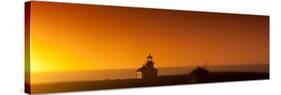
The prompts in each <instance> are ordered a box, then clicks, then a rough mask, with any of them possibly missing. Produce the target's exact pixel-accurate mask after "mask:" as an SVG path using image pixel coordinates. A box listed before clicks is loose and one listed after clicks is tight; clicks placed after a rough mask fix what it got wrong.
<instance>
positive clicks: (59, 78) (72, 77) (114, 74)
mask: <svg viewBox="0 0 281 95" xmlns="http://www.w3.org/2000/svg"><path fill="white" fill-rule="evenodd" d="M194 68H195V67H173V68H158V69H159V72H158V75H159V76H162V75H175V74H189V73H190V72H191V71H192V70H193V69H194ZM208 69H209V70H210V71H239V72H249V71H251V72H269V65H268V64H259V65H239V66H238V65H237V66H208ZM135 70H136V68H135V69H121V70H95V71H81V72H63V73H60V72H56V73H38V74H32V75H31V82H32V84H37V83H53V82H70V81H93V80H115V79H129V78H136V73H135Z"/></svg>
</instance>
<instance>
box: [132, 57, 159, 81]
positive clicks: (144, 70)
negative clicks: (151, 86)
mask: <svg viewBox="0 0 281 95" xmlns="http://www.w3.org/2000/svg"><path fill="white" fill-rule="evenodd" d="M157 72H158V70H157V69H156V68H155V67H154V62H153V58H152V56H151V55H150V54H149V55H148V56H147V61H146V63H145V64H143V65H142V67H140V68H139V69H137V78H141V79H154V78H156V77H157Z"/></svg>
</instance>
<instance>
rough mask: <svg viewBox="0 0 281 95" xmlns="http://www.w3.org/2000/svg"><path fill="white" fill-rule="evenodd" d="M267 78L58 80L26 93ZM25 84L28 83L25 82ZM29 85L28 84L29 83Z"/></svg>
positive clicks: (185, 76)
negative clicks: (58, 81)
mask: <svg viewBox="0 0 281 95" xmlns="http://www.w3.org/2000/svg"><path fill="white" fill-rule="evenodd" d="M260 79H269V73H255V72H210V73H209V74H208V75H207V76H204V77H194V76H193V75H191V74H183V75H170V76H159V77H157V78H154V79H122V80H100V81H84V82H60V83H48V84H39V85H31V89H29V91H31V92H28V93H33V94H34V93H54V92H66V91H82V90H100V89H113V88H131V87H146V86H164V85H177V84H197V83H212V82H228V81H243V80H260ZM26 85H27V86H28V85H29V84H26ZM29 86H30V85H29Z"/></svg>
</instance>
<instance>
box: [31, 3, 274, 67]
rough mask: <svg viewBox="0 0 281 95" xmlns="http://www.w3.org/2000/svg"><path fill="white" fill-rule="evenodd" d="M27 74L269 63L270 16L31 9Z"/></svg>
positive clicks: (33, 6)
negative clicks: (150, 65) (148, 61)
mask: <svg viewBox="0 0 281 95" xmlns="http://www.w3.org/2000/svg"><path fill="white" fill-rule="evenodd" d="M30 15H31V21H30V47H31V48H30V49H31V50H30V52H31V53H30V56H31V57H30V58H31V59H30V66H31V72H57V71H81V70H97V69H122V68H138V67H140V66H141V65H142V64H144V63H145V61H146V57H147V56H148V54H152V56H153V58H154V61H155V65H156V67H157V68H158V67H178V66H197V65H203V63H204V61H206V62H208V65H240V64H269V17H268V16H253V15H238V14H221V13H220V14H219V13H202V12H190V11H174V10H159V9H144V8H127V7H112V6H97V5H80V4H65V3H51V2H36V1H32V3H31V14H30Z"/></svg>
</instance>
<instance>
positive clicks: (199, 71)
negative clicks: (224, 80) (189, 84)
mask: <svg viewBox="0 0 281 95" xmlns="http://www.w3.org/2000/svg"><path fill="white" fill-rule="evenodd" d="M209 74H210V72H209V71H208V70H207V69H206V68H203V67H200V66H198V67H197V68H196V69H194V70H193V71H191V77H192V80H193V81H194V82H198V81H201V80H202V81H204V80H205V79H206V78H207V77H208V76H209Z"/></svg>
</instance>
